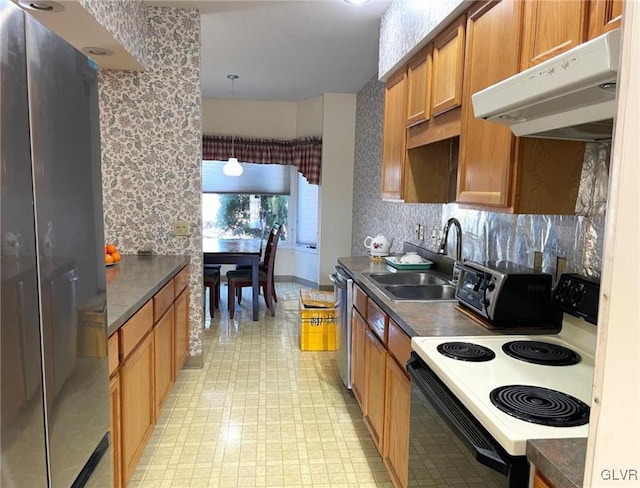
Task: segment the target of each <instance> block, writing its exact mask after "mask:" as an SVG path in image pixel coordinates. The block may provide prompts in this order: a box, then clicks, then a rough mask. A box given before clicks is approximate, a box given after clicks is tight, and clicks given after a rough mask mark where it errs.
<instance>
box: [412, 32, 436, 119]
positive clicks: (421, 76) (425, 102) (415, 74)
mask: <svg viewBox="0 0 640 488" xmlns="http://www.w3.org/2000/svg"><path fill="white" fill-rule="evenodd" d="M432 51H433V45H431V44H429V45H428V46H425V47H424V48H423V49H422V50H421V51H420V52H419V53H418V54H416V55H415V56H414V57H413V58H412V59H411V61H410V62H409V66H408V67H407V84H408V87H409V88H408V94H407V127H410V126H412V125H415V124H418V123H420V122H423V121H425V120H429V117H431V71H432V67H431V59H432V58H431V54H432Z"/></svg>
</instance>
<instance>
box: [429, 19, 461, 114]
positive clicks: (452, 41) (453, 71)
mask: <svg viewBox="0 0 640 488" xmlns="http://www.w3.org/2000/svg"><path fill="white" fill-rule="evenodd" d="M465 20H466V16H462V17H460V18H459V19H458V20H456V21H455V22H454V23H453V24H452V25H451V26H449V28H447V29H446V30H444V31H443V32H442V33H440V34H439V35H438V36H437V37H436V38H435V39H434V41H433V75H432V81H431V114H432V115H434V116H436V115H439V114H442V113H444V112H446V111H448V110H451V109H452V108H455V107H459V106H460V104H461V103H462V73H463V65H464V37H465V35H464V34H465Z"/></svg>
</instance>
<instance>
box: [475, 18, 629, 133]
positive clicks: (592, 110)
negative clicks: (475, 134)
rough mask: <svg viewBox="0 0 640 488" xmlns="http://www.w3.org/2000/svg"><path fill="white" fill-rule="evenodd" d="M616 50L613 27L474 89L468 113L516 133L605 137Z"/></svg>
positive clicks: (612, 97) (610, 124)
mask: <svg viewBox="0 0 640 488" xmlns="http://www.w3.org/2000/svg"><path fill="white" fill-rule="evenodd" d="M619 52H620V29H616V30H613V31H610V32H607V33H606V34H603V35H601V36H599V37H597V38H595V39H592V40H591V41H588V42H585V43H583V44H580V45H579V46H576V47H575V48H573V49H571V50H569V51H567V52H566V53H563V54H561V55H558V56H556V57H554V58H552V59H549V60H547V61H545V62H543V63H540V64H539V65H537V66H534V67H532V68H529V69H527V70H525V71H522V72H520V73H518V74H516V75H514V76H512V77H510V78H507V79H506V80H503V81H501V82H499V83H496V84H495V85H492V86H490V87H488V88H485V89H484V90H482V91H479V92H477V93H474V94H473V95H472V96H471V100H472V103H473V111H474V114H475V116H476V118H481V119H485V120H488V121H491V122H496V123H498V124H504V125H508V126H510V127H511V130H512V131H513V133H514V134H515V135H516V136H526V137H539V138H546V139H571V140H578V141H599V140H606V139H611V137H612V131H613V118H614V116H615V113H616V91H615V88H616V78H617V72H618V59H619Z"/></svg>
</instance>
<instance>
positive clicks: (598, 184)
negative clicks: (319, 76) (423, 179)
mask: <svg viewBox="0 0 640 488" xmlns="http://www.w3.org/2000/svg"><path fill="white" fill-rule="evenodd" d="M356 103H357V105H356V143H355V165H354V194H353V231H352V240H351V252H352V254H353V255H354V256H362V255H365V254H366V251H367V250H366V249H365V247H364V245H363V241H364V239H365V238H366V237H367V236H369V235H370V236H372V237H374V236H376V235H377V234H378V233H382V234H384V235H385V236H386V237H387V238H395V242H394V244H393V247H392V251H393V252H401V251H402V241H407V242H412V243H413V244H417V245H419V246H422V247H426V248H428V249H432V250H436V248H437V245H434V244H433V243H432V240H431V234H432V232H433V231H434V230H436V231H437V232H438V234H439V235H438V238H439V237H440V234H441V231H442V229H443V227H444V224H445V222H446V221H447V219H448V218H450V217H455V218H457V219H458V220H459V221H460V223H461V226H462V232H463V239H462V244H463V245H462V257H463V258H466V259H472V260H476V261H482V260H486V259H492V260H502V259H504V260H509V261H514V262H517V263H520V264H523V265H525V266H532V265H533V253H534V251H541V252H542V253H543V269H544V270H545V271H547V272H550V273H552V274H554V273H555V268H556V260H555V257H556V256H562V257H565V258H567V264H568V267H567V269H568V272H577V273H581V274H584V275H587V276H595V277H597V276H600V270H601V268H602V252H603V245H604V227H605V216H604V209H605V204H606V188H607V187H608V165H609V157H610V150H611V144H610V143H608V142H605V143H598V144H596V143H592V144H587V150H586V153H585V160H584V165H583V175H582V181H581V185H580V192H579V198H578V202H577V204H576V210H577V213H578V214H579V215H509V214H504V213H498V212H485V211H479V210H470V209H464V208H461V207H460V206H459V205H457V204H447V205H441V204H405V203H400V202H385V201H382V199H381V198H380V175H381V165H382V126H383V112H384V83H382V82H379V81H377V79H375V78H374V79H373V80H371V81H370V82H369V83H367V84H366V85H365V86H364V88H363V89H362V90H361V91H360V92H359V93H358V96H357V102H356ZM418 223H419V224H421V225H424V226H425V240H424V241H419V240H417V239H416V237H415V235H414V233H413V230H414V228H415V225H416V224H418ZM454 247H455V239H454V238H452V239H451V241H450V247H449V255H450V256H453V252H454Z"/></svg>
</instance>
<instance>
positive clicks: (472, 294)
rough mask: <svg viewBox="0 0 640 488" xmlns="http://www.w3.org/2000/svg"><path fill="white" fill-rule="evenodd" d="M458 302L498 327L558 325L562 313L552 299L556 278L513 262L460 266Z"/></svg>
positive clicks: (472, 263) (471, 263)
mask: <svg viewBox="0 0 640 488" xmlns="http://www.w3.org/2000/svg"><path fill="white" fill-rule="evenodd" d="M458 269H459V271H460V276H459V278H458V284H457V287H456V298H457V299H458V303H459V304H460V305H461V306H462V307H465V308H467V309H469V310H471V311H472V312H474V313H476V314H478V315H480V316H481V317H482V318H484V319H486V320H487V321H488V322H489V323H490V324H491V325H492V326H495V327H505V328H507V327H509V328H510V327H557V326H559V325H560V324H561V321H562V315H561V314H559V313H558V311H557V309H556V308H555V307H554V305H553V302H552V291H553V279H552V277H551V275H550V274H548V273H542V272H539V271H535V270H534V269H531V268H527V267H525V266H521V265H519V264H517V263H512V262H510V261H485V262H484V263H476V262H473V261H465V262H464V264H462V265H459V266H458Z"/></svg>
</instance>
